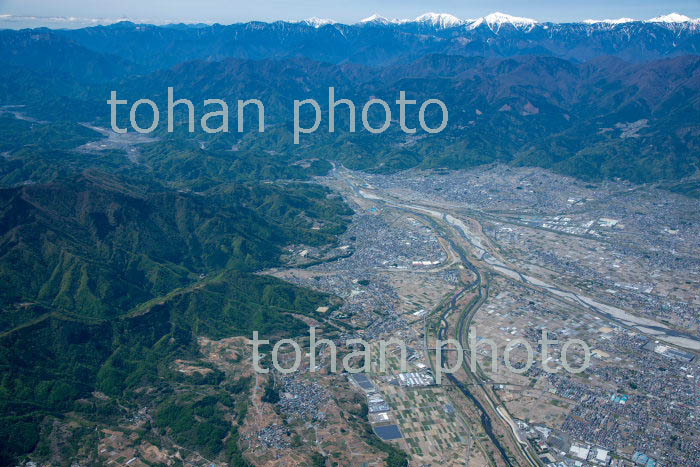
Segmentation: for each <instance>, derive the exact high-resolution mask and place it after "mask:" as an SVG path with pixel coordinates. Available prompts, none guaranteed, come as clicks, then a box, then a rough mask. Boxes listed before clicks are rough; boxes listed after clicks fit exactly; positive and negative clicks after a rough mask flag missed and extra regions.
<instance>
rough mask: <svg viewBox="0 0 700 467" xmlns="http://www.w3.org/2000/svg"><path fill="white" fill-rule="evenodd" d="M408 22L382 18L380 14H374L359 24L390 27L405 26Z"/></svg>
mask: <svg viewBox="0 0 700 467" xmlns="http://www.w3.org/2000/svg"><path fill="white" fill-rule="evenodd" d="M407 22H408V20H406V19H389V18H385V17H383V16H380V15H378V14H376V13H375V14H373V15H372V16H368V17H367V18H363V19H361V20H360V21H359V22H358V24H383V25H388V24H403V23H407Z"/></svg>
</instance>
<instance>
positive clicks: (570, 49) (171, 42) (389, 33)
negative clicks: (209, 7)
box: [0, 13, 700, 70]
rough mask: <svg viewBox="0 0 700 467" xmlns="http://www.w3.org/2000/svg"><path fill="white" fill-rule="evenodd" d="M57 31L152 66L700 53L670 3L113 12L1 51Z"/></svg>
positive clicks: (5, 36)
mask: <svg viewBox="0 0 700 467" xmlns="http://www.w3.org/2000/svg"><path fill="white" fill-rule="evenodd" d="M60 39H64V40H65V41H68V42H69V43H71V44H73V45H79V46H81V47H84V48H87V49H89V50H93V51H96V52H100V53H104V54H110V55H116V56H118V57H120V58H121V59H124V60H128V61H130V62H133V63H137V64H139V65H140V66H141V67H147V68H148V69H151V70H153V69H157V68H163V67H169V66H173V65H175V64H177V63H181V62H183V61H186V60H196V59H202V60H218V59H222V58H228V57H235V58H247V59H264V58H290V57H300V56H303V57H307V58H311V59H313V60H318V61H324V62H331V63H344V62H352V63H361V64H366V65H383V64H388V63H394V62H397V61H406V60H412V59H415V58H417V57H419V56H423V55H426V54H432V53H441V54H450V55H465V56H485V57H510V56H515V55H547V56H555V57H560V58H566V59H571V60H575V61H587V60H591V59H593V58H595V57H599V56H602V55H613V56H617V57H620V58H623V59H625V60H628V61H633V62H640V61H646V60H653V59H657V58H661V57H668V56H677V55H683V54H697V53H700V20H698V19H692V18H689V17H687V16H683V15H680V14H676V13H673V14H669V15H666V16H661V17H658V18H652V19H650V20H647V21H636V20H631V19H626V18H622V19H619V20H600V21H598V20H588V21H584V22H580V23H562V24H557V23H548V22H544V23H540V22H537V21H535V20H532V19H528V18H518V17H514V16H509V15H506V14H503V13H493V14H490V15H487V16H484V17H482V18H478V19H473V20H461V19H459V18H457V17H455V16H452V15H448V14H436V13H427V14H425V15H421V16H419V17H418V18H416V19H415V20H410V21H409V20H390V19H387V18H383V17H381V16H378V15H373V16H370V17H369V18H366V19H364V20H362V21H360V22H359V23H357V24H354V25H344V24H337V23H334V22H333V21H331V20H324V19H319V18H311V19H309V20H306V21H301V22H295V23H290V22H283V21H278V22H273V23H263V22H249V23H239V24H232V25H228V26H222V25H219V24H214V25H210V26H208V25H202V24H196V25H185V24H180V25H168V26H153V25H148V24H135V23H130V22H120V23H117V24H113V25H110V26H96V27H90V28H84V29H77V30H49V29H45V28H40V29H35V30H21V31H2V33H1V34H0V44H2V45H3V48H4V50H3V53H2V55H3V56H5V58H12V57H14V58H15V59H17V58H18V57H17V55H18V54H19V53H20V52H21V51H22V50H23V48H24V47H25V46H29V45H31V46H32V47H36V46H37V45H39V43H41V42H44V43H47V44H48V43H53V42H55V41H59V40H60ZM8 47H9V48H8ZM13 48H14V50H13ZM8 54H9V55H10V57H8V56H7V55H8Z"/></svg>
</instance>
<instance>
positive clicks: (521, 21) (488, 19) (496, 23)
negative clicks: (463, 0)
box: [469, 11, 537, 32]
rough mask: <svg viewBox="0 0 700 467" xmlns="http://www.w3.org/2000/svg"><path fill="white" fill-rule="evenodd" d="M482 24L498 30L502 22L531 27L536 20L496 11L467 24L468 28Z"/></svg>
mask: <svg viewBox="0 0 700 467" xmlns="http://www.w3.org/2000/svg"><path fill="white" fill-rule="evenodd" d="M482 24H486V25H487V26H488V27H490V28H491V29H492V30H493V31H494V32H498V30H499V29H500V28H501V26H502V25H504V24H510V25H511V26H513V27H516V28H532V27H533V26H535V25H536V24H537V21H536V20H534V19H531V18H521V17H519V16H512V15H507V14H505V13H501V12H500V11H497V12H495V13H491V14H490V15H486V16H483V17H481V18H479V19H477V20H475V21H474V22H473V23H472V24H470V25H469V28H470V29H475V28H477V27H479V26H481V25H482Z"/></svg>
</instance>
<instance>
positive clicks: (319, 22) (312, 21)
mask: <svg viewBox="0 0 700 467" xmlns="http://www.w3.org/2000/svg"><path fill="white" fill-rule="evenodd" d="M299 22H300V23H303V24H308V25H309V26H313V27H315V28H320V27H321V26H326V25H328V24H335V23H337V21H335V20H332V19H327V18H317V17H316V16H314V17H311V18H308V19H305V20H302V21H299Z"/></svg>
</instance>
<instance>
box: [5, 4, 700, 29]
mask: <svg viewBox="0 0 700 467" xmlns="http://www.w3.org/2000/svg"><path fill="white" fill-rule="evenodd" d="M427 11H436V12H446V13H452V14H454V15H456V16H458V17H460V18H475V17H479V16H483V15H486V14H488V13H492V12H494V11H502V12H504V13H509V14H512V15H516V16H526V17H531V18H534V19H537V20H540V21H572V20H583V19H588V18H593V19H605V18H619V17H622V16H626V17H632V18H636V19H648V18H651V17H653V16H659V15H662V14H667V13H671V12H678V13H682V14H685V15H688V16H691V17H698V16H700V0H665V1H659V0H616V1H610V0H586V1H583V0H576V1H567V0H543V1H539V0H489V1H486V0H435V1H416V0H387V1H383V2H378V1H376V0H375V1H369V0H344V1H327V0H296V1H289V0H258V1H251V0H246V1H236V0H196V1H193V0H190V1H185V0H60V1H59V0H0V27H10V25H11V23H15V24H17V25H21V26H26V25H36V23H37V22H38V23H45V24H47V25H51V26H54V27H70V25H71V23H82V22H84V21H83V20H84V19H91V18H101V19H113V18H131V19H136V20H142V21H149V22H159V23H160V22H179V21H184V22H197V21H205V22H211V21H216V22H220V23H234V22H239V21H249V20H254V19H255V20H263V21H270V20H275V19H285V20H298V19H304V18H308V17H310V16H319V17H322V18H331V19H335V20H337V21H341V22H344V23H353V22H356V21H358V20H359V19H361V18H364V17H366V16H369V15H371V14H372V13H379V14H381V15H383V16H387V17H390V18H394V17H396V18H413V17H416V16H418V15H419V14H422V13H425V12H427ZM23 16H24V17H41V18H19V17H23ZM52 17H53V19H52ZM56 17H59V18H56ZM65 17H74V19H73V20H72V21H66V20H65V19H64V18H65ZM76 18H79V19H80V20H78V19H76ZM23 23H27V24H23Z"/></svg>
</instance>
